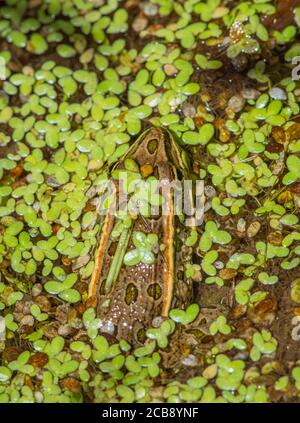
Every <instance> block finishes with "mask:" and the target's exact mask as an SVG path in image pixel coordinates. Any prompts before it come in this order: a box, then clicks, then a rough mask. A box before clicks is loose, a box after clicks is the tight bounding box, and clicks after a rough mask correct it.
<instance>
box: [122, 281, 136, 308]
mask: <svg viewBox="0 0 300 423" xmlns="http://www.w3.org/2000/svg"><path fill="white" fill-rule="evenodd" d="M137 297H138V289H137V287H136V286H135V285H134V283H129V284H128V285H127V287H126V291H125V303H126V304H127V305H128V306H129V305H130V304H133V303H135V302H136V300H137Z"/></svg>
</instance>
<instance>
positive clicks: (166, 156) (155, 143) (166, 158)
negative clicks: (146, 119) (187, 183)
mask: <svg viewBox="0 0 300 423" xmlns="http://www.w3.org/2000/svg"><path fill="white" fill-rule="evenodd" d="M127 157H128V158H129V157H130V158H131V159H133V160H135V161H136V162H137V163H138V164H139V166H143V165H151V166H152V167H153V168H155V167H156V166H157V165H158V164H164V163H169V164H171V165H172V166H174V167H175V168H176V169H177V170H178V171H180V172H181V173H182V174H183V175H184V176H186V175H187V174H188V173H189V160H188V156H187V153H186V151H184V150H183V149H182V148H181V147H180V146H179V145H178V144H177V142H176V141H175V140H174V138H173V136H172V135H171V133H170V132H169V131H167V130H165V129H162V128H150V129H148V130H146V131H145V132H144V133H143V134H142V135H141V136H140V137H139V138H138V139H137V140H136V141H135V142H134V144H133V145H132V147H131V148H130V149H129V151H128V152H127V154H126V157H125V158H127Z"/></svg>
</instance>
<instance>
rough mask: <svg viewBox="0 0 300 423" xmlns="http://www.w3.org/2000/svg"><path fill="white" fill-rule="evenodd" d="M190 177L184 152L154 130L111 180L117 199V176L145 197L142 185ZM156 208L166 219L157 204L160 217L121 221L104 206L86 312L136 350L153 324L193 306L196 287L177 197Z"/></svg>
mask: <svg viewBox="0 0 300 423" xmlns="http://www.w3.org/2000/svg"><path fill="white" fill-rule="evenodd" d="M190 169H191V166H190V160H189V155H188V153H187V151H186V150H185V149H183V148H182V147H181V146H180V145H179V143H178V142H177V141H176V140H175V139H174V137H173V136H172V134H171V133H170V132H169V131H167V130H165V129H163V128H159V127H153V128H149V129H148V130H146V131H145V132H144V133H143V134H142V135H141V136H140V137H139V138H138V139H137V140H136V141H135V142H134V143H133V145H132V146H131V147H130V148H129V150H128V151H127V153H126V154H125V155H124V156H123V157H122V158H121V159H120V160H119V161H118V162H117V163H116V164H114V165H113V166H111V168H110V170H109V174H110V178H111V180H112V181H113V184H114V186H115V187H116V192H117V195H118V196H119V197H120V195H121V192H122V193H124V192H123V191H124V189H123V187H121V186H120V185H121V184H120V179H122V178H120V175H121V176H122V175H123V176H124V174H125V173H126V172H128V174H129V176H130V177H131V179H132V180H133V182H134V181H135V179H134V178H133V177H132V175H134V177H135V178H136V179H137V180H138V182H139V183H140V184H141V186H142V188H141V191H143V186H144V185H143V183H144V184H147V183H150V182H151V181H152V182H153V181H158V182H160V183H161V185H162V186H165V187H167V186H169V185H171V184H172V182H174V181H182V180H184V179H187V178H189V177H190V172H191V170H190ZM118 178H119V179H118ZM123 179H124V178H123ZM149 181H150V182H149ZM137 186H138V184H137ZM122 190H123V191H122ZM129 191H130V190H129ZM130 192H131V194H132V190H131V191H130ZM141 195H143V193H142V194H141ZM130 198H132V197H130ZM159 200H160V201H161V204H163V205H164V207H165V208H164V211H165V212H163V207H162V205H161V204H160V206H159V207H158V209H159V212H158V213H156V214H154V213H153V212H151V211H150V212H148V213H147V212H146V213H145V212H144V213H136V210H135V209H134V208H133V210H132V209H130V210H129V211H128V210H125V212H124V211H123V214H122V213H121V214H119V215H118V213H116V212H115V211H111V209H110V207H109V206H107V207H108V208H107V213H106V215H104V216H101V218H102V221H101V223H100V225H99V226H100V230H99V234H98V240H99V242H98V243H97V248H96V250H95V260H94V269H93V273H92V276H91V279H90V282H89V287H88V300H89V304H92V305H93V307H94V308H95V310H96V314H97V317H98V318H100V320H101V322H102V330H103V331H104V332H108V333H110V334H111V335H113V336H114V337H115V338H116V339H117V340H121V339H125V340H127V341H128V342H130V343H131V344H134V345H139V344H142V343H143V342H144V341H145V339H146V335H145V334H146V331H147V329H148V328H149V327H151V326H152V325H153V322H155V319H166V318H168V314H169V311H170V309H171V308H173V307H176V308H186V307H187V306H188V305H189V304H190V303H191V302H192V300H193V281H192V280H191V279H190V278H188V277H186V274H185V264H186V263H187V262H190V261H191V258H192V248H191V247H189V246H187V245H186V243H185V241H186V238H187V237H188V235H189V233H190V230H191V228H190V227H187V226H186V225H185V224H184V216H183V214H182V212H179V213H175V210H176V207H177V206H176V204H175V203H174V192H173V191H172V189H169V190H163V189H160V191H159ZM129 201H130V200H129ZM120 216H121V217H120ZM124 216H125V217H124ZM122 219H123V220H122ZM137 247H139V248H140V250H137ZM140 256H141V257H142V259H141V257H140ZM128 257H129V259H130V258H131V259H132V260H131V261H130V260H129V259H128ZM139 257H140V258H139ZM126 259H127V261H126Z"/></svg>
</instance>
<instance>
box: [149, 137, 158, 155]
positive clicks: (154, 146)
mask: <svg viewBox="0 0 300 423" xmlns="http://www.w3.org/2000/svg"><path fill="white" fill-rule="evenodd" d="M157 146H158V142H157V140H155V139H153V140H150V141H149V142H148V144H147V150H148V152H149V153H150V154H154V153H155V151H156V150H157Z"/></svg>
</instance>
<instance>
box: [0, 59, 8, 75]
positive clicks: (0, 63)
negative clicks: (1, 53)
mask: <svg viewBox="0 0 300 423" xmlns="http://www.w3.org/2000/svg"><path fill="white" fill-rule="evenodd" d="M6 76H7V75H6V62H5V59H4V58H3V57H0V81H5V79H6Z"/></svg>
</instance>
